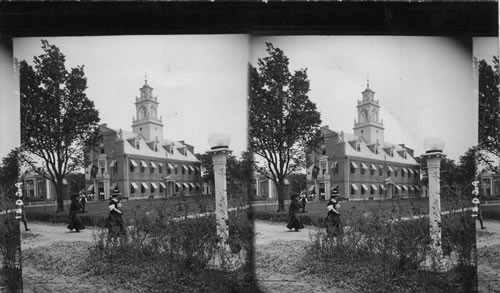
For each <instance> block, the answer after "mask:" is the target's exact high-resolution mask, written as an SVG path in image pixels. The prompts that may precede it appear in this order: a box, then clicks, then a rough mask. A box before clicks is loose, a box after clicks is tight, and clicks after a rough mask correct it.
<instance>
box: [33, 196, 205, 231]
mask: <svg viewBox="0 0 500 293" xmlns="http://www.w3.org/2000/svg"><path fill="white" fill-rule="evenodd" d="M122 204H123V207H122V209H123V213H124V217H125V218H126V217H127V215H130V214H132V213H135V212H136V211H137V210H142V211H144V212H147V211H152V210H155V209H156V208H157V207H159V206H168V209H167V210H168V214H166V216H169V217H177V216H183V215H186V214H194V213H206V212H212V211H214V210H215V203H214V199H213V197H212V196H193V197H177V198H168V199H140V200H128V201H122ZM56 209H57V206H55V205H48V206H32V207H27V208H26V209H25V210H26V217H27V218H28V221H33V220H36V221H44V222H57V223H66V222H68V213H69V205H68V206H66V211H65V212H64V213H57V212H56ZM108 212H109V209H108V201H89V202H87V204H86V206H85V213H83V214H80V216H81V218H82V221H83V223H84V224H85V225H89V226H98V227H104V225H105V219H106V217H107V216H108Z"/></svg>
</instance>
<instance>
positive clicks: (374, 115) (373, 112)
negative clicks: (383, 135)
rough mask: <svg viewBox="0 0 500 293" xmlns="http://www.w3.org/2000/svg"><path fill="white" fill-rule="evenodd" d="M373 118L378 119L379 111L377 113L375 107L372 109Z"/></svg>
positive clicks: (373, 119)
mask: <svg viewBox="0 0 500 293" xmlns="http://www.w3.org/2000/svg"><path fill="white" fill-rule="evenodd" d="M371 120H372V121H378V113H377V110H375V109H373V110H372V116H371Z"/></svg>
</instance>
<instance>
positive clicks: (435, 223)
mask: <svg viewBox="0 0 500 293" xmlns="http://www.w3.org/2000/svg"><path fill="white" fill-rule="evenodd" d="M443 148H444V141H443V140H441V139H439V138H436V137H428V138H426V139H425V140H424V149H425V154H424V155H423V157H425V158H426V159H427V173H428V179H429V224H430V231H429V232H430V236H431V249H432V252H433V256H435V257H438V258H439V259H440V262H441V258H442V255H443V250H442V248H441V198H440V186H439V180H440V169H441V159H442V158H444V157H446V155H445V154H443Z"/></svg>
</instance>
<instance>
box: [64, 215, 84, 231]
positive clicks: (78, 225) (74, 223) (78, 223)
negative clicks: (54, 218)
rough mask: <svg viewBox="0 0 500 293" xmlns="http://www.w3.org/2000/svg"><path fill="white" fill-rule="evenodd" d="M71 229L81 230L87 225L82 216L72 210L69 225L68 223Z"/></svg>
mask: <svg viewBox="0 0 500 293" xmlns="http://www.w3.org/2000/svg"><path fill="white" fill-rule="evenodd" d="M68 229H69V230H73V229H75V230H76V231H80V230H83V229H85V226H84V225H83V222H82V219H81V218H80V215H79V214H78V213H77V212H70V213H69V225H68Z"/></svg>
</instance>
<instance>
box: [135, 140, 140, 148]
mask: <svg viewBox="0 0 500 293" xmlns="http://www.w3.org/2000/svg"><path fill="white" fill-rule="evenodd" d="M135 149H136V150H140V149H141V144H140V140H139V139H136V140H135Z"/></svg>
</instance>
